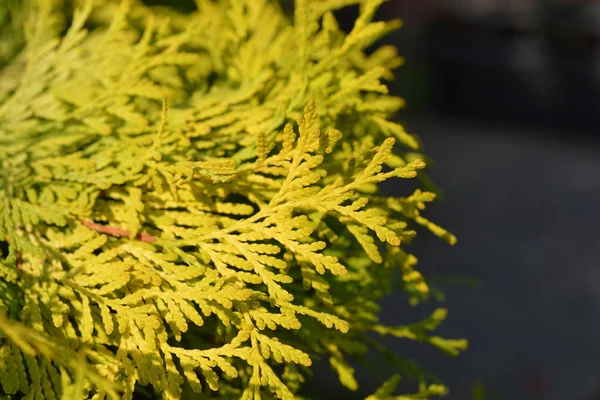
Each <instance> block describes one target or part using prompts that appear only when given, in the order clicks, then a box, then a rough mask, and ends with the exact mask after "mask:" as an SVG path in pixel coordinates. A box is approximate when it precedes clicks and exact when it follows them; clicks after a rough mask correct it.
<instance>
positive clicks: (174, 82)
mask: <svg viewBox="0 0 600 400" xmlns="http://www.w3.org/2000/svg"><path fill="white" fill-rule="evenodd" d="M71 3H74V4H71ZM381 3H382V0H363V1H360V0H298V1H297V4H296V10H295V13H294V17H293V20H290V19H289V18H288V17H286V16H285V14H284V13H283V12H282V11H281V10H280V8H279V6H278V5H277V4H276V3H275V2H273V1H268V0H220V1H216V2H215V1H211V0H197V11H196V12H194V13H192V14H189V15H183V14H178V13H177V12H176V11H173V10H168V9H158V11H157V10H155V9H152V8H148V7H146V6H144V5H143V4H142V3H138V2H135V1H130V2H127V1H123V2H121V1H110V0H105V1H95V2H92V1H87V2H86V1H72V2H71V1H61V0H37V1H33V0H32V1H29V2H25V3H22V2H20V1H11V0H3V1H2V5H1V10H0V20H2V21H3V24H2V26H3V27H2V36H1V39H0V67H2V69H1V70H0V243H1V244H2V246H1V251H2V253H0V260H1V264H0V332H1V336H0V364H1V365H0V386H1V388H2V392H3V393H4V395H8V396H9V397H11V398H13V397H14V398H20V397H22V396H23V398H26V399H55V398H69V399H70V398H93V399H103V398H123V399H131V398H132V396H133V393H134V391H137V390H141V389H140V388H142V387H144V386H145V387H147V388H149V389H150V390H151V391H152V390H154V391H155V392H156V393H159V394H160V395H161V396H162V397H163V398H164V399H179V398H181V397H182V393H183V392H184V391H186V390H187V389H188V388H191V389H192V390H193V391H194V392H197V393H202V394H203V397H198V398H209V397H215V398H242V399H260V398H262V399H270V398H280V399H292V398H294V397H295V396H297V395H296V393H297V392H298V390H299V388H300V387H301V384H302V383H303V381H304V380H305V378H306V376H307V375H308V374H309V369H308V367H310V365H311V360H313V359H315V358H318V357H322V356H325V357H327V358H329V361H330V364H331V367H332V368H333V369H334V370H335V371H337V373H338V374H339V379H340V381H341V383H342V384H343V385H345V386H346V387H348V388H349V389H351V390H355V389H356V388H357V386H358V384H357V382H356V380H355V378H354V370H353V368H352V367H351V366H350V364H349V363H348V360H349V358H354V357H358V356H360V355H361V354H364V353H365V352H366V351H367V350H368V349H369V348H370V347H375V348H376V349H379V350H382V351H385V350H383V349H382V347H381V346H380V345H379V344H377V342H376V341H374V340H373V337H372V335H368V334H369V333H370V332H375V333H378V334H381V335H393V336H397V337H399V338H406V339H410V340H415V341H419V342H426V343H429V344H431V345H433V346H436V347H438V348H440V349H441V350H443V351H445V352H447V353H449V354H456V353H457V352H458V351H459V350H462V349H464V348H465V347H466V342H465V341H464V340H446V339H442V338H440V337H438V336H434V335H432V334H431V333H430V332H431V331H432V330H434V329H435V328H436V327H437V326H438V325H439V324H440V323H441V322H442V321H443V319H444V318H445V317H446V311H445V310H444V309H438V310H436V311H435V312H434V313H433V314H432V315H431V316H430V317H429V318H427V319H426V320H424V321H421V322H418V323H414V324H408V325H403V326H391V327H390V326H383V325H381V324H380V323H379V322H378V317H377V315H378V312H379V306H378V301H379V300H380V299H381V298H382V297H383V296H384V295H386V294H387V293H389V292H390V290H391V288H392V277H393V274H394V271H396V270H400V273H401V277H402V282H403V284H402V288H403V290H405V291H406V293H407V294H408V296H409V297H410V299H411V301H412V302H413V303H415V304H416V303H418V302H420V301H423V300H426V299H427V297H428V294H429V288H428V285H427V283H426V282H425V280H424V278H423V276H422V275H421V274H420V273H419V272H418V270H417V269H416V263H417V260H416V258H415V257H414V256H413V255H411V254H409V253H407V252H406V249H404V248H403V245H404V244H405V243H408V242H409V241H410V240H411V238H412V237H413V236H414V235H415V231H414V230H413V229H414V227H415V226H416V225H422V226H425V227H427V228H429V230H431V232H433V233H434V234H436V235H438V236H440V237H442V238H444V239H446V240H447V241H449V242H450V243H453V242H454V241H455V239H454V237H453V236H452V235H451V234H449V233H447V232H446V231H445V230H443V229H442V228H440V227H439V226H437V225H435V224H433V223H432V222H430V221H429V220H427V219H426V218H425V217H423V216H422V215H421V211H422V210H423V208H424V205H425V203H427V202H430V201H432V200H433V198H434V195H432V194H431V193H428V192H423V191H421V190H417V191H415V192H414V194H412V195H409V196H407V197H385V196H381V195H378V194H377V193H378V185H379V184H380V183H381V182H383V181H385V180H388V179H410V178H414V177H415V176H416V175H417V173H419V172H418V171H420V170H422V169H423V168H424V167H425V164H424V162H423V161H422V160H421V158H422V157H421V158H420V157H419V156H418V155H415V153H414V151H415V150H417V149H418V146H419V143H418V141H417V140H416V138H415V137H413V136H411V135H410V134H408V133H406V132H405V131H404V130H403V128H402V126H401V125H399V124H397V123H395V122H392V120H391V117H392V116H393V114H394V113H395V112H396V111H397V110H398V109H400V108H401V107H402V105H403V101H402V99H400V98H397V97H393V96H390V95H389V94H388V91H387V88H386V86H385V84H384V83H383V81H384V80H389V79H392V78H393V75H392V70H393V69H394V68H396V67H398V66H399V65H400V64H401V63H402V59H401V58H400V57H399V56H398V55H397V54H396V50H395V49H394V48H393V47H390V46H383V47H380V48H378V49H376V50H375V51H373V52H369V53H367V52H366V49H367V48H369V47H370V46H371V45H373V44H374V42H376V41H377V40H378V39H380V38H381V37H382V36H384V35H385V34H387V33H388V32H389V31H390V30H393V29H396V28H398V27H399V25H400V24H399V22H398V21H391V22H374V21H373V16H374V13H375V11H376V10H377V8H378V6H379V5H380V4H381ZM352 4H360V16H359V18H358V19H357V20H356V23H355V25H354V28H353V30H352V31H351V32H350V33H349V34H346V33H344V32H343V31H342V30H341V29H340V28H339V26H338V24H337V22H336V19H335V18H334V15H333V11H335V10H336V9H338V8H340V7H344V6H348V5H352ZM401 372H406V374H407V375H409V376H410V375H412V376H413V377H416V378H418V380H419V384H420V385H419V387H420V391H419V392H418V393H417V394H414V395H405V396H399V397H398V396H394V395H393V392H394V389H395V387H396V385H397V383H398V379H399V378H398V377H394V378H393V379H392V380H390V381H388V382H387V383H386V384H385V385H384V386H383V387H382V388H381V389H380V390H378V391H377V392H376V393H375V394H374V395H372V396H370V397H369V399H370V400H375V399H380V400H382V399H423V398H429V397H432V396H437V395H442V394H444V393H445V392H446V389H445V388H444V387H443V386H441V385H439V384H438V383H436V382H431V381H429V380H428V379H427V375H426V374H424V373H421V372H419V371H418V370H414V369H413V368H412V367H410V368H409V367H406V371H401Z"/></svg>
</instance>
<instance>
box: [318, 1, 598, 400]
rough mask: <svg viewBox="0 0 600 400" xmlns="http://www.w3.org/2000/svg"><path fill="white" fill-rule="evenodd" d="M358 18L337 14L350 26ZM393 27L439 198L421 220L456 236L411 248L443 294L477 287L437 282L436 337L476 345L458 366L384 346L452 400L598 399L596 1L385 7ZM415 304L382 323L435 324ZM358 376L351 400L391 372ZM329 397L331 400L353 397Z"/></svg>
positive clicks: (395, 300) (410, 106)
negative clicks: (435, 380)
mask: <svg viewBox="0 0 600 400" xmlns="http://www.w3.org/2000/svg"><path fill="white" fill-rule="evenodd" d="M356 15H357V9H352V8H348V9H345V10H344V11H342V12H340V13H339V17H340V18H341V19H342V21H343V22H344V25H345V27H346V28H347V29H350V28H351V27H352V21H353V20H354V19H355V18H356ZM391 18H402V19H403V20H404V21H405V26H404V28H403V29H402V30H400V31H397V32H395V33H394V34H393V35H392V36H391V37H390V38H389V39H388V42H389V43H393V44H395V45H396V46H398V47H399V49H400V52H401V54H402V55H403V56H405V57H406V65H405V66H404V67H402V68H401V69H400V70H399V71H398V74H397V80H396V82H394V83H393V84H392V92H394V94H398V95H400V96H402V97H404V98H405V99H406V100H407V107H406V109H405V110H404V111H403V112H401V113H400V115H399V118H400V119H401V120H402V122H403V123H404V125H405V127H406V129H407V131H409V132H411V133H415V134H417V135H419V136H420V137H421V138H422V139H423V142H424V143H425V148H424V152H425V153H426V154H427V155H428V156H430V157H431V158H432V159H433V160H434V161H435V163H436V164H435V166H434V167H433V168H432V169H430V174H431V178H432V179H433V180H434V181H435V183H436V184H437V185H439V186H440V187H441V188H442V191H443V194H444V196H443V199H442V200H441V201H439V202H437V204H434V205H433V206H432V207H431V208H430V209H429V211H427V213H426V215H427V216H428V217H431V219H432V220H434V221H436V222H437V223H439V224H440V225H442V226H444V227H445V228H448V229H449V230H451V231H452V232H453V233H455V234H456V235H457V236H458V244H457V245H456V246H454V247H450V246H447V245H445V244H444V243H442V242H441V241H439V240H437V239H436V238H434V237H432V236H431V235H427V234H424V235H417V238H418V239H417V240H416V241H415V242H414V243H413V244H412V245H411V246H410V250H411V251H412V252H413V253H415V254H416V255H417V256H418V257H419V260H420V270H421V271H423V272H424V273H425V275H426V276H427V277H428V278H430V279H433V280H434V281H438V282H444V281H446V282H448V281H449V279H448V277H452V276H455V277H456V276H468V277H473V278H477V279H479V280H480V281H481V285H479V286H478V287H473V286H466V285H461V284H442V285H441V288H442V289H443V290H444V292H445V299H444V307H447V308H448V309H449V311H450V313H449V317H448V319H447V321H446V322H445V323H444V324H443V325H442V326H441V329H440V330H439V334H440V335H441V336H445V337H467V338H468V339H469V341H470V348H469V350H468V351H466V352H465V353H463V354H462V355H461V356H459V357H458V358H456V359H454V358H451V357H448V356H446V355H444V354H440V353H439V352H437V351H435V350H433V349H429V348H427V347H426V346H423V347H422V348H419V347H418V346H414V344H413V343H408V345H407V346H405V344H404V343H399V340H397V339H395V340H390V341H388V342H387V343H388V345H389V346H391V347H392V348H393V349H394V350H395V351H396V352H397V353H399V354H401V355H402V356H405V357H407V358H410V359H414V360H416V361H418V362H419V363H420V364H422V365H424V366H426V368H428V369H429V370H430V371H431V372H432V373H434V374H435V375H436V376H437V377H439V378H440V379H441V380H442V381H444V382H445V383H446V384H447V385H448V386H449V387H450V389H451V393H450V396H449V397H448V399H450V400H464V399H473V400H483V399H486V400H542V399H543V400H593V399H600V357H599V356H600V292H599V291H598V287H599V286H598V285H599V282H600V232H599V228H600V211H599V210H598V205H599V204H600V40H599V38H600V2H599V1H593V0H587V1H586V0H390V1H389V2H387V3H386V4H385V5H384V6H383V7H382V9H381V10H380V13H379V19H391ZM406 303H407V301H406V298H405V297H404V296H403V295H402V294H401V293H398V294H394V295H392V296H390V297H388V298H387V299H386V300H385V301H384V304H383V307H384V312H383V315H382V320H384V321H385V322H388V323H392V324H394V323H395V324H398V323H405V322H406V321H407V320H408V321H411V320H415V321H416V320H417V319H418V318H420V317H423V316H425V315H427V312H429V311H430V310H427V309H426V308H427V307H425V309H423V308H421V307H419V308H416V309H411V307H409V306H407V304H406ZM433 307H434V305H432V308H433ZM358 371H359V382H361V385H362V386H361V390H362V392H361V393H360V394H356V395H354V396H352V398H364V395H366V394H368V393H372V391H373V389H374V388H376V387H377V386H378V384H380V383H381V382H382V381H383V380H385V379H386V378H387V377H388V376H389V375H390V374H392V373H394V369H393V368H392V367H390V368H386V367H381V368H375V369H374V370H373V371H371V372H369V371H367V370H363V369H358ZM326 374H327V372H326V369H323V374H321V373H319V374H317V376H318V377H319V380H318V381H317V382H314V384H315V385H319V388H320V390H323V387H329V385H332V384H331V383H329V382H333V381H334V377H333V375H331V377H329V376H327V377H326ZM332 386H333V385H332ZM331 390H332V391H330V392H328V395H325V396H324V397H323V398H350V397H346V396H345V395H344V396H343V397H341V396H342V395H340V393H344V392H342V390H343V389H341V388H332V389H331ZM336 393H337V395H336Z"/></svg>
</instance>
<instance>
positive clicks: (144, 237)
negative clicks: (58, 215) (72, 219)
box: [79, 219, 156, 243]
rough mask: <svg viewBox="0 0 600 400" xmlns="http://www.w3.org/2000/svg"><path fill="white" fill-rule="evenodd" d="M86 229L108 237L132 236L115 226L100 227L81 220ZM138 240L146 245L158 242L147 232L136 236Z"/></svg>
mask: <svg viewBox="0 0 600 400" xmlns="http://www.w3.org/2000/svg"><path fill="white" fill-rule="evenodd" d="M79 221H80V222H81V223H82V224H83V225H84V226H85V227H87V228H89V229H92V230H94V231H96V232H100V233H106V234H107V235H111V236H115V237H123V236H124V237H129V236H130V235H131V232H129V231H126V230H125V229H121V228H116V227H113V226H107V225H100V224H96V223H94V222H91V221H86V220H83V219H81V220H79ZM136 239H137V240H139V241H140V242H146V243H151V242H154V241H155V240H156V238H155V237H154V236H152V235H149V234H147V233H145V232H141V233H140V234H138V235H137V236H136Z"/></svg>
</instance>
